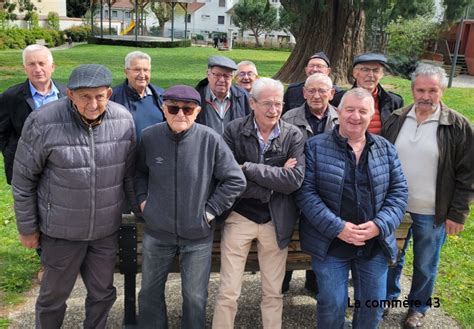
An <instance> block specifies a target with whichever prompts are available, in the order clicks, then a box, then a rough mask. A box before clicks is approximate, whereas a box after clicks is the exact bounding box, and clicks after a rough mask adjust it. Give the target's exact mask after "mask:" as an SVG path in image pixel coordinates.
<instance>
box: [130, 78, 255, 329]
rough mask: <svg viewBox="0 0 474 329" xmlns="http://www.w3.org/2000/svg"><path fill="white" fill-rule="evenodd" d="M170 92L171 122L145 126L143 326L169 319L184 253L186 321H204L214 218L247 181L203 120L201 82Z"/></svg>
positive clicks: (188, 324)
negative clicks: (171, 290) (174, 276)
mask: <svg viewBox="0 0 474 329" xmlns="http://www.w3.org/2000/svg"><path fill="white" fill-rule="evenodd" d="M163 100H164V103H163V112H164V115H165V118H166V122H163V123H158V124H156V125H153V126H151V127H148V128H146V129H145V130H143V134H142V138H141V140H140V144H139V147H138V156H137V165H136V169H137V170H136V175H135V188H136V191H137V200H138V202H139V204H140V207H141V210H142V212H143V213H142V215H143V218H144V220H145V224H146V226H145V234H144V237H143V265H142V287H141V291H140V294H139V298H138V300H139V327H140V328H167V327H168V318H167V314H166V302H165V285H166V280H167V277H168V273H169V271H170V267H171V265H172V263H173V260H174V259H175V256H176V255H177V254H179V266H180V270H181V282H182V283H181V284H182V290H183V293H182V295H183V306H182V318H181V327H182V328H204V327H205V324H206V304H207V290H208V284H209V276H210V271H211V257H212V241H213V231H214V225H215V220H214V218H215V217H216V216H218V215H220V214H222V213H223V212H224V211H225V210H227V209H229V208H230V207H231V206H232V204H233V203H234V200H235V199H236V198H237V197H238V196H239V195H240V194H241V193H242V192H243V191H244V190H245V187H246V181H245V176H244V174H243V172H242V170H241V169H240V166H239V165H238V163H237V162H236V160H235V159H234V156H233V154H232V152H231V150H230V149H229V147H228V146H227V144H226V143H225V142H224V140H223V139H222V137H221V136H220V135H219V134H218V133H216V132H215V131H214V130H213V129H211V128H209V127H206V126H204V125H200V124H195V120H196V117H197V116H198V115H199V113H200V112H201V107H200V104H201V96H200V95H199V93H198V92H197V91H196V90H195V89H194V88H192V87H189V86H184V85H178V86H174V87H171V88H169V89H168V90H166V92H165V93H164V95H163ZM157 141H159V143H157Z"/></svg>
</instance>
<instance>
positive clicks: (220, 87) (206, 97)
mask: <svg viewBox="0 0 474 329" xmlns="http://www.w3.org/2000/svg"><path fill="white" fill-rule="evenodd" d="M235 70H237V65H236V64H235V62H234V61H233V60H231V59H230V58H227V57H224V56H211V57H209V59H208V62H207V78H205V79H203V80H201V81H200V82H199V83H198V85H197V86H196V90H197V91H198V92H199V94H200V95H201V99H202V105H203V106H202V111H200V113H199V115H198V116H197V118H196V122H198V123H201V124H203V125H206V126H208V127H211V128H212V129H214V130H215V131H217V132H218V133H219V134H220V135H222V134H223V132H224V127H225V126H226V125H227V124H228V123H229V122H230V121H232V120H234V119H237V118H243V117H245V116H247V115H248V114H250V103H249V95H248V94H247V92H246V91H245V90H244V89H242V88H241V87H239V86H235V85H232V78H233V77H234V71H235Z"/></svg>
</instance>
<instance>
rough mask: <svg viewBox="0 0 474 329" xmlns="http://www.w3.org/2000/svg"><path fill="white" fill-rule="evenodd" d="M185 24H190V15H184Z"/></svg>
mask: <svg viewBox="0 0 474 329" xmlns="http://www.w3.org/2000/svg"><path fill="white" fill-rule="evenodd" d="M186 22H187V23H191V14H187V15H186Z"/></svg>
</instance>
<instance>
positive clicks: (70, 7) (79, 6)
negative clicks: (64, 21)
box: [66, 0, 90, 18]
mask: <svg viewBox="0 0 474 329" xmlns="http://www.w3.org/2000/svg"><path fill="white" fill-rule="evenodd" d="M89 6H90V1H84V0H67V1H66V10H67V16H68V17H78V18H79V17H84V15H85V14H86V12H87V10H88V9H89Z"/></svg>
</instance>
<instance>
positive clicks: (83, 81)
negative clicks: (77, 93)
mask: <svg viewBox="0 0 474 329" xmlns="http://www.w3.org/2000/svg"><path fill="white" fill-rule="evenodd" d="M111 85H112V73H111V72H110V70H109V69H108V68H106V67H105V66H103V65H100V64H85V65H79V66H78V67H76V68H75V69H74V70H73V71H72V73H71V75H70V76H69V82H68V83H67V87H68V88H69V89H71V90H74V89H79V88H97V87H110V86H111Z"/></svg>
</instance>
